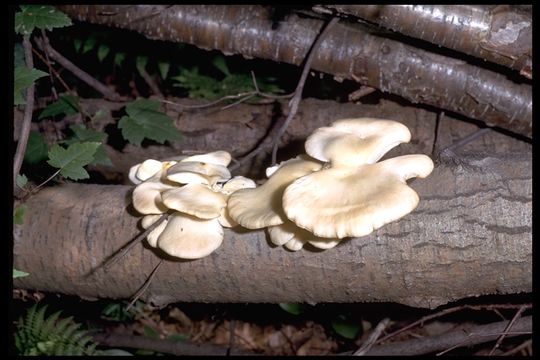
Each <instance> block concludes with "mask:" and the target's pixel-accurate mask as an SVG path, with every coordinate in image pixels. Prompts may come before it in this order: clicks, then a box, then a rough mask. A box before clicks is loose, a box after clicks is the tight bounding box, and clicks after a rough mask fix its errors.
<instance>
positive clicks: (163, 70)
mask: <svg viewBox="0 0 540 360" xmlns="http://www.w3.org/2000/svg"><path fill="white" fill-rule="evenodd" d="M170 66H171V64H169V63H168V62H167V61H160V62H159V63H158V69H159V75H161V78H162V79H163V80H165V79H166V78H167V75H168V74H169V68H170Z"/></svg>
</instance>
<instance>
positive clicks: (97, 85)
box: [36, 39, 121, 101]
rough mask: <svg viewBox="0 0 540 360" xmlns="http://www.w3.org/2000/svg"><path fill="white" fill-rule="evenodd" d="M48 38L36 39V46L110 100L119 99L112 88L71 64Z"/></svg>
mask: <svg viewBox="0 0 540 360" xmlns="http://www.w3.org/2000/svg"><path fill="white" fill-rule="evenodd" d="M47 40H48V39H36V43H37V44H38V46H39V47H40V48H41V49H42V50H43V51H44V52H46V53H48V54H49V56H50V57H51V58H52V59H54V60H56V61H58V63H60V65H62V66H63V67H64V68H66V69H67V70H69V71H70V72H72V73H73V75H75V76H77V77H78V78H79V79H81V80H82V81H84V82H85V83H86V84H88V85H89V86H91V87H92V88H94V89H95V90H97V91H98V92H100V93H102V94H103V96H105V97H106V98H108V99H110V100H114V101H116V100H120V99H121V97H120V95H118V94H117V93H116V92H114V91H113V90H111V89H109V88H108V87H107V86H106V85H104V84H103V83H101V82H100V81H98V80H97V79H95V78H93V77H92V76H91V75H90V74H88V73H87V72H85V71H84V70H82V69H80V68H79V67H77V66H76V65H75V64H73V63H72V62H71V61H69V60H68V59H66V58H65V57H64V56H62V55H61V54H60V53H59V52H58V51H56V50H55V49H54V48H53V47H52V46H51V45H50V44H49V43H48V41H47Z"/></svg>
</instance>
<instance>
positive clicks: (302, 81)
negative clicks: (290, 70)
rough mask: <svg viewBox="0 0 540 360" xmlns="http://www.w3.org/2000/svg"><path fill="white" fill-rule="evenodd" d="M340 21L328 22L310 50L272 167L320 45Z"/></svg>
mask: <svg viewBox="0 0 540 360" xmlns="http://www.w3.org/2000/svg"><path fill="white" fill-rule="evenodd" d="M338 21H339V18H337V17H333V18H332V19H331V20H330V21H329V22H328V25H326V27H325V28H324V30H322V32H321V33H320V34H319V36H318V37H317V39H316V40H315V42H314V43H313V45H312V46H311V48H310V49H309V53H308V56H307V59H306V63H305V65H304V70H303V71H302V75H301V76H300V81H298V85H297V86H296V90H295V92H294V96H293V98H292V99H291V101H290V102H289V115H288V116H287V119H286V120H285V123H283V125H282V126H281V128H280V129H279V130H278V133H277V134H276V137H275V139H274V147H273V149H272V165H274V164H275V163H276V155H277V149H278V146H279V140H280V139H281V136H283V133H285V131H286V130H287V127H288V126H289V124H290V123H291V121H292V119H293V117H294V116H295V115H296V112H297V111H298V105H299V104H300V100H301V99H302V92H303V90H304V84H305V83H306V79H307V76H308V73H309V70H310V68H311V63H312V62H313V59H314V58H315V54H316V52H317V49H318V48H319V45H320V44H321V42H322V41H323V39H324V38H325V37H326V34H328V32H329V30H330V29H331V28H332V27H333V26H334V24H335V23H337V22H338Z"/></svg>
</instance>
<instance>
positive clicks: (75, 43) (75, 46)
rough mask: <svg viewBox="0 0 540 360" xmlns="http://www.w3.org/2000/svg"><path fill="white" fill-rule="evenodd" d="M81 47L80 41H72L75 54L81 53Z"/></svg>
mask: <svg viewBox="0 0 540 360" xmlns="http://www.w3.org/2000/svg"><path fill="white" fill-rule="evenodd" d="M81 46H82V40H81V39H73V47H74V48H75V52H77V53H78V52H79V51H81Z"/></svg>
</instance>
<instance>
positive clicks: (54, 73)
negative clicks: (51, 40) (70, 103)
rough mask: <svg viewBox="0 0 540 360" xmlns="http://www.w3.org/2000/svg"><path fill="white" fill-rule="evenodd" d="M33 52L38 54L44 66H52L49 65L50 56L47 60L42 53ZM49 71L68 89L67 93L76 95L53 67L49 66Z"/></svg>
mask: <svg viewBox="0 0 540 360" xmlns="http://www.w3.org/2000/svg"><path fill="white" fill-rule="evenodd" d="M32 51H33V52H34V54H36V56H37V57H38V58H39V59H40V60H41V61H43V63H44V64H46V65H47V66H49V65H50V63H48V61H49V60H48V56H47V59H45V58H44V57H43V56H42V55H41V54H40V53H39V51H37V50H36V49H34V48H32ZM43 53H44V54H45V55H47V52H45V51H44V52H43ZM49 70H50V71H51V73H52V74H53V75H54V76H56V78H57V79H58V81H60V83H61V84H62V86H63V87H64V88H65V89H66V91H67V92H69V93H70V94H74V93H75V92H74V91H73V90H71V89H70V88H69V86H68V85H67V84H66V82H65V81H64V79H62V77H61V76H60V74H59V73H58V71H56V70H55V68H53V67H52V65H51V66H49Z"/></svg>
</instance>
